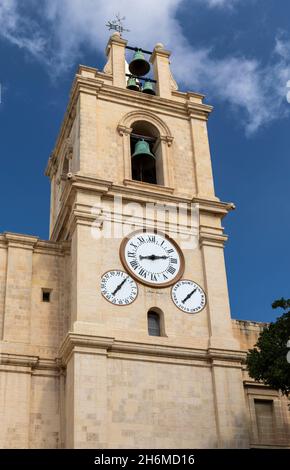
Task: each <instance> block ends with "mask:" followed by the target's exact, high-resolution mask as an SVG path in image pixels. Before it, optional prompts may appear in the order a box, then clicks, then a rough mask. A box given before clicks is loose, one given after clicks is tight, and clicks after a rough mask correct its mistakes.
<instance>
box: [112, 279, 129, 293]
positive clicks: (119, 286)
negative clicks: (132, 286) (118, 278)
mask: <svg viewBox="0 0 290 470" xmlns="http://www.w3.org/2000/svg"><path fill="white" fill-rule="evenodd" d="M127 279H128V277H126V278H125V279H124V281H122V282H121V283H120V284H119V285H118V286H117V287H116V289H115V290H114V292H112V295H116V294H117V292H118V291H119V290H120V289H121V287H122V286H123V285H124V284H125V282H126V281H127Z"/></svg>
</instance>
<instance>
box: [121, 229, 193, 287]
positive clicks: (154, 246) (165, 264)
mask: <svg viewBox="0 0 290 470" xmlns="http://www.w3.org/2000/svg"><path fill="white" fill-rule="evenodd" d="M120 257H121V261H122V263H123V265H124V267H125V268H126V269H127V271H129V272H130V273H131V275H132V276H133V277H134V278H135V279H137V280H138V281H139V282H142V283H143V284H146V285H149V286H155V287H167V286H169V285H171V284H173V283H174V282H176V281H177V280H178V279H179V278H180V277H181V276H182V274H183V271H184V258H183V255H182V252H181V250H180V248H179V247H178V245H177V244H176V243H175V241H174V240H172V239H170V238H169V237H167V236H166V235H162V234H159V233H154V232H138V233H134V234H132V235H131V236H130V237H127V238H125V239H124V240H123V242H122V243H121V247H120Z"/></svg>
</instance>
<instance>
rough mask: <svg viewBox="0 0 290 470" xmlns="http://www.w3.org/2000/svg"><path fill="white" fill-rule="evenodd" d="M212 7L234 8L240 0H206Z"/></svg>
mask: <svg viewBox="0 0 290 470" xmlns="http://www.w3.org/2000/svg"><path fill="white" fill-rule="evenodd" d="M205 1H206V3H207V4H208V6H209V7H211V8H215V7H218V8H221V7H222V8H232V7H233V6H234V5H235V4H236V3H238V2H239V1H240V0H205Z"/></svg>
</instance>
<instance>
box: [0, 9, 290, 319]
mask: <svg viewBox="0 0 290 470" xmlns="http://www.w3.org/2000/svg"><path fill="white" fill-rule="evenodd" d="M118 11H120V12H121V13H122V14H124V15H126V17H127V18H126V22H127V26H128V28H130V30H131V31H130V33H127V34H126V38H127V39H128V40H129V42H130V44H133V45H139V46H141V47H142V46H143V47H144V48H151V49H152V47H153V46H154V44H155V43H156V42H160V41H161V42H163V43H164V44H165V45H166V47H168V48H170V49H171V50H172V51H173V55H172V69H173V71H174V75H175V78H176V79H177V81H178V83H179V87H180V89H182V90H193V91H198V92H201V93H205V94H206V95H207V98H206V100H207V102H208V103H210V104H212V105H214V108H215V110H214V113H213V114H212V115H211V118H210V121H209V135H210V143H211V152H212V161H213V169H214V176H215V187H216V193H217V195H218V197H220V198H221V199H222V200H224V201H233V202H234V203H235V204H236V207H237V209H236V211H235V212H233V213H231V214H230V215H229V216H228V217H227V218H226V219H225V220H224V226H225V231H226V233H227V234H228V235H229V237H230V238H229V242H228V244H227V247H226V263H227V272H228V282H229V290H230V299H231V307H232V316H233V317H234V318H241V319H252V320H262V321H269V320H273V319H274V318H275V317H276V315H277V312H276V311H272V309H271V302H272V301H273V300H275V299H276V298H280V297H282V296H284V297H287V298H288V297H290V289H289V274H288V271H289V266H290V254H289V233H290V213H289V212H290V210H289V205H290V204H289V201H290V185H289V178H290V145H289V144H290V132H289V131H290V119H289V115H290V104H289V103H288V101H287V99H286V97H287V92H290V82H289V88H287V82H288V80H290V30H289V18H290V2H289V1H288V0H280V1H277V0H162V1H161V2H156V1H153V0H147V1H146V2H143V3H142V4H141V3H140V2H139V4H138V3H137V2H135V1H129V0H118V1H116V0H110V2H106V1H104V0H26V1H25V2H23V1H22V2H21V1H18V0H0V21H1V31H0V57H1V66H0V82H1V91H2V93H1V95H2V96H1V104H0V135H1V143H0V151H1V162H2V166H1V172H2V178H1V186H0V198H1V199H0V214H1V217H0V232H3V231H14V232H19V233H29V234H36V235H38V236H40V237H41V238H47V237H48V219H49V217H48V215H49V182H48V180H47V178H46V177H45V176H44V168H45V166H46V162H47V159H48V157H49V154H50V152H51V151H52V149H53V146H54V142H55V140H56V136H57V133H58V130H59V126H60V123H61V121H62V117H63V114H64V111H65V108H66V104H67V99H68V94H69V90H70V86H71V82H72V79H73V74H74V72H75V70H76V68H77V65H78V64H79V63H82V64H86V65H91V66H96V67H98V68H100V69H101V68H102V66H103V65H104V61H105V57H104V48H105V45H106V42H107V39H108V36H109V33H108V31H107V30H106V28H105V26H104V25H105V23H106V22H107V20H108V19H111V18H113V16H114V14H115V13H116V12H118ZM289 101H290V99H289Z"/></svg>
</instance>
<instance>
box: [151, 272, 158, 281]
mask: <svg viewBox="0 0 290 470" xmlns="http://www.w3.org/2000/svg"><path fill="white" fill-rule="evenodd" d="M151 281H153V282H157V276H156V274H151Z"/></svg>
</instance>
